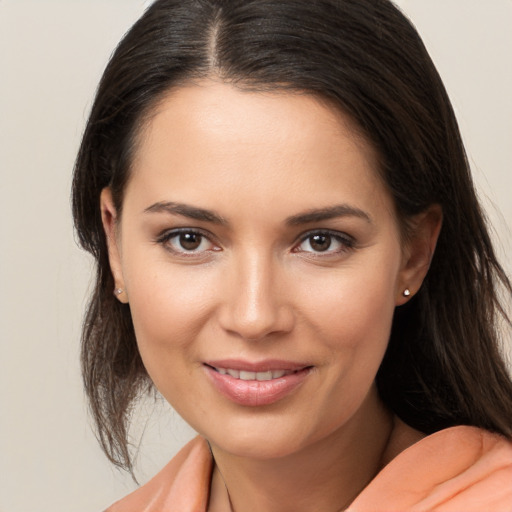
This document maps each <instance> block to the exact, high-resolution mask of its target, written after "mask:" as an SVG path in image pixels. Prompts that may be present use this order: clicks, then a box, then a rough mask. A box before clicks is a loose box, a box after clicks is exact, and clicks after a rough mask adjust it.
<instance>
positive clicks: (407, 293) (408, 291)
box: [403, 288, 411, 297]
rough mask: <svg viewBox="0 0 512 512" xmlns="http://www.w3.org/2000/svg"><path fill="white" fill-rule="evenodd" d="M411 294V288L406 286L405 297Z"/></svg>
mask: <svg viewBox="0 0 512 512" xmlns="http://www.w3.org/2000/svg"><path fill="white" fill-rule="evenodd" d="M409 295H411V290H409V288H406V289H405V290H404V291H403V296H404V297H409Z"/></svg>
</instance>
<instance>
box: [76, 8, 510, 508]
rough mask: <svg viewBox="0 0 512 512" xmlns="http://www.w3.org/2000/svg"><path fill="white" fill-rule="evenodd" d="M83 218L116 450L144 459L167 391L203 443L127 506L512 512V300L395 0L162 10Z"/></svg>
mask: <svg viewBox="0 0 512 512" xmlns="http://www.w3.org/2000/svg"><path fill="white" fill-rule="evenodd" d="M73 207H74V215H75V222H76V226H77V231H78V233H79V236H80V240H81V243H82V245H83V247H84V248H85V249H86V250H88V251H90V252H91V253H92V254H93V255H94V256H95V257H96V259H97V261H98V275H97V283H96V288H95V291H94V293H93V296H92V298H91V302H90V307H89V310H88V313H87V317H86V322H85V327H84V333H83V349H82V357H83V371H84V378H85V384H86V389H87V392H88V395H89V399H90V403H91V407H92V411H93V414H94V417H95V420H96V422H97V426H98V432H99V438H100V441H101V443H102V446H103V448H104V450H105V452H106V453H107V455H108V456H109V457H110V459H111V460H112V461H113V462H114V463H116V464H118V465H121V466H123V467H126V468H127V469H129V470H131V469H132V466H131V461H130V454H129V451H128V443H127V423H128V417H129V410H130V407H131V405H132V403H133V401H134V400H135V399H136V397H137V396H139V395H140V394H141V393H144V392H146V391H148V390H149V389H150V388H151V387H152V386H153V385H154V386H155V387H156V388H157V389H158V390H159V391H160V392H161V393H162V394H163V396H164V397H165V398H166V399H167V400H168V401H169V402H170V403H171V405H172V406H173V407H174V408H175V409H176V410H177V411H178V412H179V413H180V414H181V415H182V416H183V417H184V418H185V420H186V421H188V422H189V423H190V424H191V425H192V426H193V427H194V428H195V429H196V430H197V431H198V433H199V434H200V437H198V438H197V439H195V440H194V441H192V442H191V443H190V444H189V445H187V447H185V448H184V449H183V450H182V451H181V452H180V453H179V454H178V455H177V456H176V458H175V459H173V460H172V461H171V462H170V463H169V465H168V466H166V468H164V469H163V470H162V472H161V473H160V474H159V475H157V476H156V477H155V478H154V479H153V480H152V481H151V482H149V483H148V484H146V485H145V486H143V487H141V488H140V489H139V490H137V491H136V492H135V493H133V494H132V495H130V496H128V497H127V498H125V499H124V500H121V501H120V502H118V503H117V504H115V505H113V506H112V507H111V508H110V509H109V510H110V511H113V512H115V511H124V510H147V511H157V510H158V511H166V510H173V511H174V510H179V511H206V510H208V511H209V512H217V511H229V510H233V511H237V512H240V511H252V510H266V511H273V510H276V511H281V512H282V511H286V510H293V511H300V510H315V511H324V510H325V511H336V510H351V511H359V510H510V509H511V508H512V489H511V486H510V485H509V482H510V481H511V478H512V444H511V443H510V438H511V437H512V421H511V419H510V418H512V383H511V381H510V378H509V375H508V373H507V369H506V366H505V364H504V362H503V360H502V358H501V356H500V352H499V336H498V333H497V325H498V321H499V320H500V317H503V318H506V314H505V307H506V306H505V303H502V302H500V299H499V296H500V295H499V294H500V288H501V290H504V291H505V293H506V297H510V293H511V291H512V290H511V286H510V283H509V281H508V279H507V277H506V275H505V273H504V272H503V270H502V268H501V267H500V265H499V263H498V262H497V260H496V257H495V255H494V252H493V248H492V244H491V242H490V239H489V235H488V231H487V228H486V225H485V222H484V218H483V214H482V212H481V210H480V207H479V205H478V201H477V199H476V196H475V192H474V189H473V185H472V182H471V178H470V174H469V170H468V164H467V161H466V158H465V154H464V149H463V146H462V143H461V139H460V135H459V132H458V128H457V123H456V120H455V118H454V115H453V111H452V109H451V106H450V103H449V100H448V98H447V95H446V92H445V90H444V88H443V85H442V83H441V81H440V78H439V76H438V74H437V72H436V70H435V68H434V66H433V64H432V63H431V61H430V59H429V57H428V54H427V53H426V51H425V49H424V47H423V45H422V43H421V40H420V39H419V36H418V35H417V33H416V32H415V30H414V28H413V27H412V26H411V25H410V23H409V22H408V21H407V20H406V19H405V18H404V17H403V15H402V14H401V13H400V12H399V11H398V10H397V9H396V8H395V7H394V6H393V4H391V3H390V2H389V1H387V0H386V1H385V0H378V1H376V0H342V1H335V0H319V1H315V2H311V1H306V0H300V1H299V0H289V1H275V0H249V1H247V0H245V1H233V0H230V1H227V0H194V1H193V0H188V1H185V2H183V1H179V2H178V1H172V0H160V1H157V2H155V3H154V4H153V5H152V6H151V7H150V8H149V9H148V11H147V12H146V13H145V15H144V16H143V17H142V18H141V19H140V20H139V21H138V22H137V23H136V24H135V26H134V27H133V28H132V29H131V30H130V32H129V33H128V34H127V35H126V36H125V38H124V39H123V41H122V42H121V43H120V45H119V47H118V49H117V50H116V52H115V54H114V55H113V57H112V59H111V61H110V63H109V65H108V67H107V69H106V71H105V74H104V76H103V79H102V81H101V83H100V86H99V89H98V93H97V97H96V100H95V103H94V105H93V109H92V112H91V116H90V119H89V122H88V125H87V128H86V131H85V134H84V138H83V142H82V146H81V149H80V153H79V156H78V160H77V163H76V168H75V179H74V188H73ZM507 438H508V439H507Z"/></svg>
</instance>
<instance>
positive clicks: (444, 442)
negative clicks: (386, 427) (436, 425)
mask: <svg viewBox="0 0 512 512" xmlns="http://www.w3.org/2000/svg"><path fill="white" fill-rule="evenodd" d="M397 430H398V431H399V432H398V433H397V432H394V433H393V436H392V441H393V444H395V446H396V447H398V448H399V447H400V445H403V444H404V442H405V445H406V446H407V444H408V443H407V439H412V438H413V437H414V435H415V432H416V431H414V430H413V429H411V428H410V427H407V426H406V425H405V424H401V426H400V427H399V428H398V429H397ZM399 450H400V448H399ZM395 451H396V450H395ZM212 467H213V461H212V457H211V455H210V451H209V449H208V445H207V443H206V441H205V440H204V439H203V438H201V437H196V438H195V439H193V440H192V441H191V442H190V443H188V444H187V445H186V446H185V447H184V448H183V449H182V450H181V451H180V452H179V453H178V454H177V455H176V456H175V457H174V458H173V459H172V460H171V462H169V464H168V465H167V466H165V468H164V469H163V470H162V471H161V472H160V473H158V474H157V475H156V476H155V477H154V478H153V479H152V480H150V481H149V482H148V483H147V484H146V485H144V486H142V487H141V488H139V489H137V490H136V491H134V492H133V493H131V494H130V495H128V496H127V497H125V498H124V499H121V500H120V501H118V502H117V503H115V504H114V505H112V506H111V507H110V508H108V509H107V511H106V512H206V510H207V507H208V497H209V490H210V478H211V473H212ZM406 511H407V512H420V511H422V512H426V511H429V512H434V511H435V512H512V443H510V442H509V441H507V440H506V439H504V438H502V437H500V436H498V435H495V434H491V433H489V432H486V431H484V430H481V429H478V428H475V427H466V426H459V427H452V428H449V429H446V430H442V431H440V432H436V433H435V434H432V435H430V436H427V437H424V438H423V439H421V440H420V441H418V442H415V443H414V444H412V445H411V446H409V447H407V448H406V449H404V450H403V451H400V453H398V455H396V456H395V457H394V458H393V459H392V460H391V461H390V462H389V463H388V464H387V465H386V466H385V467H384V468H383V469H382V470H381V471H380V472H379V473H378V474H377V476H376V477H375V478H374V479H373V480H372V481H371V482H370V483H369V484H368V486H367V487H366V488H365V489H363V491H362V492H361V493H360V494H359V496H358V497H357V498H356V499H355V501H354V502H353V503H352V504H351V505H350V506H349V508H348V509H347V512H406Z"/></svg>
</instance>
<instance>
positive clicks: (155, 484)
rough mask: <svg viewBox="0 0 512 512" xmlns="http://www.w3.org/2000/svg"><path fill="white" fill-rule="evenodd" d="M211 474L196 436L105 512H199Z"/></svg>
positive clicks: (209, 461)
mask: <svg viewBox="0 0 512 512" xmlns="http://www.w3.org/2000/svg"><path fill="white" fill-rule="evenodd" d="M211 471H212V458H211V454H210V450H209V448H208V444H207V443H206V441H205V440H204V439H203V438H202V437H199V436H198V437H196V438H194V439H193V440H192V441H190V442H189V443H188V444H187V445H186V446H185V447H183V448H182V449H181V451H180V452H179V453H178V454H177V455H176V456H175V457H174V458H173V459H172V460H171V461H170V462H169V464H167V465H166V466H165V467H164V468H163V469H162V470H161V471H160V472H159V473H158V474H157V475H156V476H155V477H153V478H152V479H151V480H150V481H149V482H148V483H147V484H145V485H143V486H142V487H140V488H139V489H137V490H136V491H134V492H132V493H131V494H129V495H128V496H126V497H125V498H123V499H121V500H120V501H118V502H116V503H114V504H113V505H112V506H111V507H109V508H108V509H107V510H106V511H105V512H133V511H134V510H136V511H137V512H165V511H171V510H172V511H175V510H179V511H180V512H203V511H205V510H206V507H207V503H208V496H209V491H210V478H211Z"/></svg>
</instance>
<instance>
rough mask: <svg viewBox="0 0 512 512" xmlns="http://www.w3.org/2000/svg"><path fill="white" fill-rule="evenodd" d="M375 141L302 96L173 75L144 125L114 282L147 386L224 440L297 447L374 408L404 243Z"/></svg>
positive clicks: (403, 273) (107, 205)
mask: <svg viewBox="0 0 512 512" xmlns="http://www.w3.org/2000/svg"><path fill="white" fill-rule="evenodd" d="M376 165H377V164H376V155H375V154H374V152H373V150H372V148H371V147H369V145H368V144H367V143H366V142H365V141H364V140H363V139H362V138H360V137H359V136H358V135H357V134H356V132H355V131H354V129H353V127H352V125H351V123H350V121H349V120H348V119H347V118H345V117H344V116H343V115H341V114H340V113H339V112H337V111H335V110H333V109H332V108H329V107H328V106H327V105H326V104H325V103H322V102H320V101H319V100H317V99H315V98H314V97H312V96H309V95H300V94H292V93H254V92H243V91H240V90H238V89H236V88H234V87H232V86H229V85H225V84H219V83H214V82H211V83H210V82H205V83H204V84H200V85H195V86H192V85H191V86H190V87H183V88H180V89H177V90H174V91H172V92H171V93H170V94H169V95H168V96H167V97H166V98H165V99H164V100H163V101H162V102H161V104H160V105H159V107H158V109H157V110H156V112H155V114H154V115H153V116H152V117H151V118H150V120H149V121H148V123H147V126H146V128H145V129H144V130H143V131H142V134H141V139H140V145H139V146H138V149H137V152H136V157H135V160H134V163H133V169H132V175H131V178H130V180H129V182H128V185H127V188H126V191H125V192H126V193H125V198H124V204H123V212H122V218H121V219H120V220H119V219H117V221H116V213H115V210H114V208H113V206H112V203H111V198H110V194H109V191H108V189H106V190H105V191H104V193H103V195H102V210H103V218H104V223H105V227H106V230H107V233H109V234H111V235H112V234H113V233H114V229H115V236H112V237H111V239H110V257H111V266H112V269H113V273H114V276H115V279H116V284H117V285H118V286H120V287H122V288H123V289H124V290H125V292H124V293H123V294H122V295H121V296H120V298H121V299H122V300H123V301H128V302H129V304H130V310H131V313H132V318H133V323H134V327H135V332H136V337H137V341H138V345H139V349H140V354H141V356H142V359H143V361H144V364H145V366H146V368H147V371H148V373H149V375H150V377H151V379H152V380H153V382H154V383H155V385H156V387H157V388H158V389H159V390H160V392H161V393H162V394H163V395H164V397H165V398H166V399H167V400H168V401H169V402H170V403H171V404H172V405H173V406H174V407H175V409H176V410H177V411H178V412H179V413H180V414H181V415H182V416H183V417H184V419H185V420H186V421H187V422H189V423H190V424H191V425H192V426H193V427H194V428H195V429H196V430H197V431H198V432H199V433H201V434H203V435H204V436H205V437H206V438H208V439H209V441H210V442H211V443H212V444H213V445H215V446H219V447H221V448H222V449H224V450H227V451H229V452H231V453H234V454H238V455H244V456H253V457H274V456H281V455H285V454H289V453H293V452H296V451H298V450H300V449H302V448H305V447H307V446H308V445H310V444H311V443H315V442H317V441H319V440H321V439H323V438H325V437H326V436H329V435H331V434H334V433H336V432H343V429H345V428H348V427H347V426H348V425H349V424H351V423H352V424H353V423H354V422H355V423H357V421H358V420H357V418H359V417H361V418H362V417H363V416H364V417H365V418H366V421H367V420H368V418H371V417H372V415H374V413H375V415H377V408H378V407H379V404H378V399H377V398H376V392H375V387H374V385H373V383H374V378H375V374H376V372H377V369H378V367H379V364H380V362H381V360H382V357H383V354H384V352H385V350H386V345H387V342H388V338H389V333H390V327H391V321H392V315H393V311H394V308H395V306H396V305H397V304H400V303H402V302H403V301H405V299H404V298H403V297H402V291H403V289H404V288H405V287H407V286H410V283H409V282H407V277H408V272H409V270H408V264H407V256H406V253H407V250H405V249H404V248H403V247H402V244H401V241H400V236H399V229H398V226H397V221H396V218H395V214H394V209H393V204H392V201H391V199H390V196H389V194H388V192H387V191H386V189H385V187H384V185H383V184H382V182H381V180H380V179H379V177H378V176H377V173H376Z"/></svg>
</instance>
